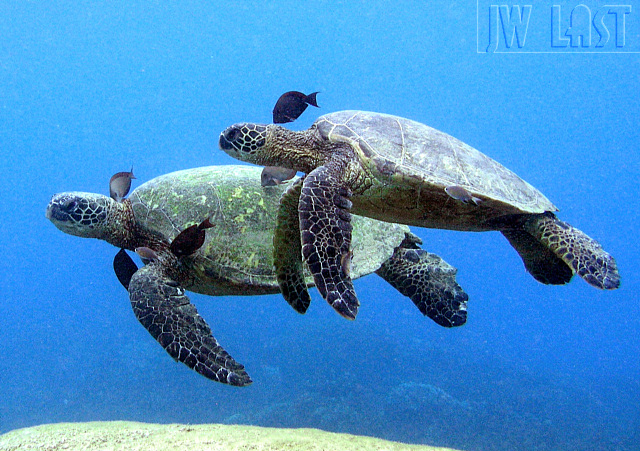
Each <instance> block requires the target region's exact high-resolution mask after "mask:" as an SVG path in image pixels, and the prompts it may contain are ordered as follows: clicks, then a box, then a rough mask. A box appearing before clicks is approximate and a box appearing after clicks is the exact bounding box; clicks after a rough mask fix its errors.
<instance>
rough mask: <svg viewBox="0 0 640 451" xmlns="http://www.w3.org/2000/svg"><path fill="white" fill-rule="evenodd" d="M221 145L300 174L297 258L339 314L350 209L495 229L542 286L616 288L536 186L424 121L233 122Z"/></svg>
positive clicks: (351, 306) (592, 246) (613, 274)
mask: <svg viewBox="0 0 640 451" xmlns="http://www.w3.org/2000/svg"><path fill="white" fill-rule="evenodd" d="M219 144H220V148H221V149H222V150H224V151H225V152H226V153H227V154H229V155H231V156H233V157H235V158H237V159H240V160H243V161H247V162H251V163H256V164H260V165H270V166H280V167H284V168H292V169H295V170H297V171H301V172H304V173H306V174H307V176H306V177H305V178H304V181H303V182H302V191H301V194H300V197H299V212H298V220H299V226H300V230H301V242H302V254H303V258H304V259H305V260H306V261H307V263H308V265H309V267H310V268H311V270H312V272H313V275H314V280H315V283H316V286H317V287H318V290H319V291H320V292H321V293H322V295H323V297H325V299H327V301H328V302H329V303H330V304H331V305H332V306H333V307H334V308H336V310H338V311H339V312H340V313H342V314H343V315H344V316H347V317H354V316H355V314H356V311H357V307H358V300H357V298H356V296H355V292H354V290H353V285H352V284H351V281H350V280H349V277H348V274H346V273H345V272H344V271H343V270H342V267H343V266H344V260H345V259H348V258H349V256H350V245H351V244H350V241H351V229H350V227H349V220H350V213H349V212H350V211H352V212H353V213H356V214H360V215H364V216H368V217H372V218H376V219H381V220H384V221H392V222H398V223H403V224H408V225H414V226H421V227H433V228H443V229H452V230H466V231H486V230H499V231H500V232H502V234H503V235H504V236H505V237H506V238H507V239H508V240H509V243H511V245H512V246H513V247H514V248H515V249H516V250H517V251H518V253H519V254H520V257H521V258H522V260H523V261H524V264H525V267H526V269H527V270H528V271H529V272H530V273H531V274H532V275H533V277H535V278H536V279H537V280H538V281H540V282H542V283H547V284H564V283H567V282H569V280H570V279H571V277H572V276H573V274H574V273H578V275H580V277H582V278H583V279H584V280H585V281H587V283H589V284H591V285H593V286H595V287H597V288H602V289H614V288H617V287H618V286H619V283H620V277H619V275H618V270H617V267H616V263H615V261H614V259H613V258H612V257H611V256H610V255H609V254H608V253H606V252H605V251H604V250H603V249H602V247H601V246H600V244H599V243H597V242H596V241H594V240H593V239H591V238H589V237H588V236H587V235H585V234H584V233H583V232H581V231H580V230H578V229H576V228H574V227H572V226H570V225H569V224H567V223H565V222H562V221H560V220H559V219H558V218H557V217H556V216H555V214H554V213H553V212H555V211H556V210H557V208H556V207H555V206H554V205H553V204H552V203H551V202H550V201H549V200H548V199H547V198H546V197H545V196H544V195H543V194H542V193H540V192H539V191H538V190H536V189H535V188H534V187H532V186H531V185H529V184H528V183H527V182H525V181H524V180H522V179H521V178H520V177H518V176H517V175H515V174H514V173H513V172H511V171H510V170H508V169H507V168H505V167H504V166H502V165H500V164H499V163H497V162H496V161H494V160H492V159H491V158H489V157H487V156H486V155H484V154H482V153H480V152H479V151H478V150H476V149H474V148H472V147H470V146H468V145H467V144H465V143H463V142H461V141H459V140H458V139H456V138H454V137H452V136H449V135H447V134H445V133H443V132H440V131H438V130H435V129H433V128H431V127H428V126H426V125H424V124H421V123H418V122H415V121H412V120H409V119H404V118H401V117H396V116H391V115H387V114H380V113H370V112H364V111H340V112H337V113H331V114H327V115H325V116H321V117H320V118H318V119H317V120H316V121H315V123H314V124H313V125H312V126H311V128H309V130H305V131H300V132H295V131H290V130H287V129H285V128H283V127H281V126H277V125H259V124H250V123H241V124H235V125H233V126H231V127H229V128H227V129H226V130H224V131H223V132H222V134H221V135H220V141H219ZM291 194H292V195H294V196H297V193H296V192H293V191H292V192H291ZM287 196H288V195H287ZM285 197H286V196H285ZM284 200H285V199H283V201H284ZM294 220H295V219H292V220H291V221H288V222H287V221H284V222H283V224H290V223H293V222H294ZM283 264H287V263H286V262H284V263H281V262H278V261H276V265H283ZM278 271H279V272H280V271H283V272H286V271H287V269H286V268H279V269H278Z"/></svg>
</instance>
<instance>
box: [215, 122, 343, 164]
mask: <svg viewBox="0 0 640 451" xmlns="http://www.w3.org/2000/svg"><path fill="white" fill-rule="evenodd" d="M219 145H220V149H222V150H224V151H225V152H226V153H227V154H228V155H230V156H232V157H233V158H236V159H238V160H241V161H246V162H247V163H253V164H258V165H261V166H278V167H281V168H286V169H295V170H296V171H300V172H304V173H309V172H311V171H312V170H313V169H315V168H316V167H317V166H318V165H320V164H322V162H323V161H325V160H326V159H327V158H330V157H331V149H330V148H325V146H324V141H323V140H322V139H319V137H318V135H317V130H316V128H315V126H312V127H311V128H310V129H309V130H303V131H299V132H297V131H292V130H289V129H286V128H284V127H280V126H279V125H274V124H269V125H260V124H248V123H241V124H235V125H232V126H231V127H227V129H226V130H224V131H223V132H222V133H221V134H220V141H219Z"/></svg>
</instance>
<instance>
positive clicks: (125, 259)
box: [113, 249, 138, 290]
mask: <svg viewBox="0 0 640 451" xmlns="http://www.w3.org/2000/svg"><path fill="white" fill-rule="evenodd" d="M113 270H114V271H115V273H116V277H117V278H118V280H119V281H120V283H121V284H122V286H123V287H124V288H125V289H126V290H128V289H129V282H131V277H133V274H134V273H135V272H136V271H137V270H138V266H137V265H136V264H135V263H134V261H133V260H131V257H129V254H127V252H126V251H125V250H124V249H120V250H119V251H118V253H117V254H116V256H115V258H114V259H113Z"/></svg>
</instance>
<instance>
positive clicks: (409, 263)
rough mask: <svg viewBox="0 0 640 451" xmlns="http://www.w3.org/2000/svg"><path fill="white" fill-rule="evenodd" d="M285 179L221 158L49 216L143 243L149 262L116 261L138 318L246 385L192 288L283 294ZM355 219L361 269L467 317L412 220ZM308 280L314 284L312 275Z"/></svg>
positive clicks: (92, 234) (446, 312) (176, 353)
mask: <svg viewBox="0 0 640 451" xmlns="http://www.w3.org/2000/svg"><path fill="white" fill-rule="evenodd" d="M285 186H286V185H283V184H281V185H277V186H273V187H262V186H261V184H260V170H259V168H255V167H249V166H212V167H205V168H197V169H191V170H186V171H179V172H174V173H171V174H167V175H164V176H161V177H158V178H155V179H153V180H151V181H149V182H147V183H145V184H143V185H141V186H140V187H138V188H137V189H135V190H134V191H133V193H132V194H131V196H129V198H128V199H125V200H123V201H122V202H117V201H115V200H113V199H111V198H110V197H107V196H103V195H101V194H92V193H81V192H69V193H61V194H57V195H56V196H54V197H53V199H52V200H51V201H50V203H49V205H48V206H47V210H46V216H47V218H49V219H50V220H51V221H52V222H53V223H54V224H55V226H56V227H58V228H59V229H60V230H62V231H63V232H65V233H69V234H71V235H76V236H81V237H87V238H99V239H102V240H106V241H108V242H109V243H111V244H113V245H114V246H116V247H119V248H122V249H129V250H134V249H138V253H139V254H140V255H141V256H142V257H144V258H145V259H146V260H147V261H148V264H147V265H146V266H145V267H143V268H141V269H139V270H138V268H137V266H136V265H135V263H133V261H132V260H131V258H130V257H129V256H128V255H127V254H126V252H125V251H124V250H122V249H121V251H120V252H118V254H117V255H116V258H115V260H114V268H115V270H116V274H117V275H118V278H119V279H120V281H121V282H122V283H123V285H124V286H125V287H126V288H128V291H129V295H130V300H131V304H132V307H133V310H134V312H135V314H136V317H137V318H138V320H139V321H140V322H141V323H142V324H143V325H144V327H145V328H146V329H147V330H148V331H149V332H150V333H151V335H152V336H153V337H154V338H155V339H156V340H158V342H160V344H161V345H162V346H163V347H164V348H165V350H166V351H167V352H168V353H169V354H170V355H171V356H172V357H174V358H175V359H177V360H179V361H181V362H183V363H185V364H186V365H187V366H189V367H190V368H193V369H195V370H196V371H197V372H199V373H201V374H203V375H204V376H205V377H208V378H209V379H213V380H215V381H219V382H223V383H228V384H232V385H246V384H249V383H250V382H251V379H250V378H249V376H248V375H247V373H246V372H245V370H244V368H243V366H242V365H240V364H239V363H237V362H236V361H235V360H234V359H233V358H232V357H231V356H230V355H229V354H227V353H226V352H225V351H224V349H223V348H222V347H220V346H219V345H218V343H217V341H216V340H215V338H213V336H212V334H211V329H210V328H209V326H208V325H207V323H206V322H205V321H204V319H202V317H201V316H200V315H198V312H197V311H196V309H195V307H194V306H193V305H192V304H191V303H190V302H189V299H188V297H187V296H186V295H185V290H190V291H194V292H197V293H202V294H208V295H213V296H218V295H261V294H270V293H278V292H279V287H278V283H277V281H276V275H275V273H274V270H273V254H274V249H273V234H274V228H275V222H276V214H277V212H278V204H279V199H280V197H281V195H282V193H283V191H284V189H285ZM209 223H210V224H209ZM205 224H206V226H204V225H205ZM211 225H212V227H211V228H208V229H206V228H207V227H209V226H211ZM353 225H354V234H353V244H352V245H353V255H354V257H353V262H352V263H351V267H350V273H351V276H352V277H354V278H355V277H359V276H363V275H366V274H369V273H371V272H376V273H377V274H378V275H380V276H381V277H382V278H384V279H385V280H386V281H387V282H389V283H390V284H391V285H392V286H394V287H395V288H396V289H397V290H398V291H400V292H401V293H402V294H404V295H406V296H409V297H410V298H411V299H412V301H413V302H414V303H415V304H416V305H417V306H418V308H419V309H420V310H421V311H422V312H423V314H426V315H428V316H430V317H431V318H432V319H433V320H434V321H436V322H437V323H438V324H440V325H443V326H447V327H451V326H458V325H461V324H463V323H464V322H465V320H466V304H467V299H468V297H467V295H466V293H464V291H463V290H462V289H461V288H460V286H459V285H458V284H457V283H456V280H455V275H456V270H455V268H453V267H452V266H450V265H449V264H447V263H446V262H444V261H443V260H442V259H441V258H440V257H438V256H436V255H434V254H430V253H428V252H426V251H424V250H422V249H420V248H419V246H418V244H420V240H419V239H418V238H417V237H415V236H414V235H413V234H411V232H409V229H408V227H406V226H401V225H398V224H390V223H386V222H380V221H375V220H371V219H368V218H360V217H354V219H353ZM205 229H206V238H205V240H204V243H203V245H202V246H201V247H200V248H199V249H197V247H198V244H200V243H199V242H198V243H196V245H195V246H193V247H190V246H192V244H193V240H192V242H191V243H189V242H186V241H185V238H188V237H189V236H191V235H193V236H194V240H195V238H198V237H200V238H202V237H204V234H205ZM185 230H187V232H185ZM188 232H193V233H188ZM187 241H188V240H187ZM296 241H297V240H296ZM177 242H179V246H175V244H176V243H177ZM185 249H190V250H189V251H185ZM185 253H186V254H188V255H182V254H185ZM301 283H303V284H304V287H303V289H304V290H306V286H307V285H311V283H312V278H311V276H310V275H309V274H307V275H306V277H305V280H304V281H302V282H301ZM293 288H296V289H298V288H297V287H293ZM308 305H309V304H308V299H307V302H306V303H305V302H302V303H297V304H294V305H293V307H294V308H296V310H298V311H299V312H304V311H305V310H306V308H307V307H308Z"/></svg>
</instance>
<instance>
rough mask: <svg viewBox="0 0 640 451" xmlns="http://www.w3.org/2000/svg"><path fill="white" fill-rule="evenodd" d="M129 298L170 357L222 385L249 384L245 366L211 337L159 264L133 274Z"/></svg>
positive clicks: (142, 321) (175, 283) (201, 319)
mask: <svg viewBox="0 0 640 451" xmlns="http://www.w3.org/2000/svg"><path fill="white" fill-rule="evenodd" d="M129 297H130V300H131V306H132V307H133V312H134V313H135V315H136V318H138V321H140V323H141V324H142V325H143V326H144V327H145V328H146V329H147V330H148V331H149V333H150V334H151V336H152V337H153V338H155V339H156V340H157V341H158V342H159V343H160V345H161V346H162V347H163V348H164V349H165V350H166V351H167V352H168V353H169V355H170V356H171V357H173V358H174V359H176V360H179V361H180V362H182V363H184V364H185V365H187V366H188V367H189V368H192V369H194V370H195V371H197V372H198V373H200V374H202V375H203V376H205V377H206V378H208V379H211V380H214V381H217V382H222V383H223V384H230V385H236V386H243V385H248V384H250V383H251V382H252V381H251V378H250V377H249V375H248V374H247V373H246V371H245V370H244V367H243V366H242V365H241V364H239V363H238V362H236V361H235V360H234V359H233V358H232V357H231V356H230V355H229V354H228V353H227V352H226V351H225V350H224V349H223V348H222V347H221V346H220V345H219V344H218V342H217V341H216V339H215V338H213V336H212V335H211V329H210V328H209V325H208V324H207V323H206V322H205V320H204V319H203V318H202V317H201V316H200V315H199V314H198V311H197V310H196V308H195V307H194V306H193V304H191V302H189V298H188V297H187V296H186V295H185V294H184V289H183V288H182V287H180V286H179V285H178V283H177V282H175V281H173V280H172V279H171V278H170V277H168V275H167V274H166V273H165V271H164V270H163V267H162V265H161V264H160V263H152V264H150V265H147V266H145V267H143V268H141V269H139V270H138V271H137V272H136V273H135V274H134V275H133V277H132V278H131V281H130V283H129Z"/></svg>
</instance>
